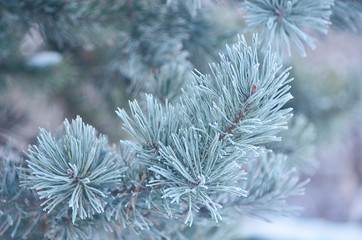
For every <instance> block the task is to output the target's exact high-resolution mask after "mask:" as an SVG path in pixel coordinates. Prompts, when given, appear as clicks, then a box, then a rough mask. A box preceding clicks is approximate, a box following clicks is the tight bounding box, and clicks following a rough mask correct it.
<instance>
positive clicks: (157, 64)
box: [0, 0, 362, 240]
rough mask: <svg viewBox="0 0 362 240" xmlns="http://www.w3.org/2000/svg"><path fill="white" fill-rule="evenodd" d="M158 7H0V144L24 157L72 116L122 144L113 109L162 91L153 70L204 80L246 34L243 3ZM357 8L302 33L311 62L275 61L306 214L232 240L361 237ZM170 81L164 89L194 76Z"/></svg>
mask: <svg viewBox="0 0 362 240" xmlns="http://www.w3.org/2000/svg"><path fill="white" fill-rule="evenodd" d="M156 2H157V3H156ZM158 2H159V1H155V4H154V6H153V7H152V8H146V7H144V6H143V4H142V3H139V1H125V0H112V1H84V2H82V1H55V0H52V1H29V0H27V1H20V0H14V1H1V2H0V145H1V146H5V145H11V147H12V148H14V149H15V150H17V151H20V152H22V151H26V149H27V146H28V145H29V144H34V143H36V136H37V134H38V133H39V128H45V129H47V130H51V131H55V130H56V129H57V128H58V126H59V125H60V124H61V123H62V122H63V120H64V119H65V118H75V116H77V115H80V116H81V117H82V118H83V120H84V121H85V122H87V123H89V124H91V125H93V126H94V127H95V128H96V129H97V130H98V131H99V132H100V133H104V134H106V135H107V136H108V138H109V140H110V142H111V143H114V144H116V145H117V144H119V140H120V139H125V138H127V137H128V136H127V135H126V134H125V132H124V131H123V130H122V123H121V121H120V119H119V118H118V117H117V116H116V114H115V110H116V109H117V107H120V108H127V104H128V103H127V101H128V100H130V99H134V98H138V99H141V100H142V96H143V95H144V93H145V92H151V93H155V92H157V91H158V90H157V89H154V88H155V85H152V84H149V83H148V81H151V80H149V79H148V77H147V76H149V75H152V76H154V75H155V70H154V69H157V68H161V67H162V66H163V65H164V64H165V62H166V61H175V62H176V64H177V61H184V60H185V59H187V62H188V63H189V64H190V66H189V67H190V72H191V70H192V69H193V68H197V69H199V70H200V71H203V72H207V71H208V70H207V69H208V68H207V64H208V63H209V62H213V61H217V59H218V52H222V51H223V49H224V46H225V44H226V43H231V42H233V41H235V39H236V36H237V34H238V33H244V29H245V26H246V23H245V21H244V18H243V16H244V15H245V13H244V12H243V11H242V10H241V9H240V7H239V5H238V4H239V2H240V1H221V3H218V4H217V5H214V4H211V3H208V1H202V6H201V5H200V6H196V10H195V5H194V4H199V1H190V2H192V3H189V4H187V3H186V4H185V6H184V8H178V9H177V11H176V10H173V11H171V12H167V11H168V10H167V8H159V6H158V5H157V4H161V3H158ZM160 2H162V4H163V5H167V4H172V1H167V2H170V3H164V2H166V1H160ZM186 2H187V1H186ZM195 2H197V3H195ZM355 2H357V3H359V4H362V3H361V2H360V1H355ZM132 4H133V5H132ZM360 10H361V9H357V10H356V9H352V10H351V9H350V14H351V15H350V17H351V19H352V20H354V21H352V23H351V24H350V25H348V24H346V23H345V22H343V21H342V22H340V21H337V20H338V19H337V17H338V16H337V17H336V16H335V18H334V20H333V15H332V20H333V21H332V25H331V27H330V29H329V32H328V34H327V35H324V34H323V35H322V34H319V33H315V32H310V34H312V35H313V36H314V37H315V38H316V39H317V42H316V45H317V48H316V50H314V51H312V50H310V49H308V50H307V57H305V58H302V57H300V56H299V55H298V54H297V53H296V52H292V56H283V60H282V61H283V64H284V65H285V66H293V70H292V75H293V77H294V78H295V80H294V81H293V82H292V90H291V91H292V94H293V96H294V99H293V100H292V101H291V102H290V106H292V107H293V108H294V113H295V121H294V122H292V123H291V128H290V130H289V131H288V132H285V133H283V134H284V135H285V138H284V139H285V140H284V141H283V143H282V144H281V145H279V147H278V148H277V149H282V150H284V152H287V153H288V154H290V155H291V159H292V160H293V161H299V162H298V163H299V166H300V167H301V168H302V169H304V170H305V178H310V179H311V181H310V183H309V184H308V185H307V188H306V193H305V195H304V196H300V197H295V198H293V199H290V204H293V205H297V206H300V207H302V208H303V209H304V210H303V211H301V212H300V216H298V217H291V218H277V217H273V216H271V218H270V220H272V223H268V222H264V221H261V220H255V219H251V218H248V217H242V216H241V217H240V220H237V221H236V223H235V227H234V228H232V229H233V230H232V231H233V234H232V238H233V239H356V240H357V239H362V78H361V73H362V35H361V32H360V27H361V21H360V20H361V12H359V11H360ZM353 11H357V13H355V12H353ZM358 12H359V13H358ZM334 14H337V13H334ZM353 14H355V15H353ZM343 24H345V25H343ZM307 31H308V30H307ZM250 36H251V35H250V33H246V37H247V38H250ZM179 59H181V60H179ZM176 71H178V70H176ZM177 77H178V78H180V79H181V80H178V82H170V84H171V87H174V88H181V87H182V86H184V84H187V79H188V78H190V76H189V75H182V76H181V77H180V76H177ZM153 80H154V79H153ZM153 80H152V81H153ZM183 80H184V82H183ZM170 81H171V80H170ZM173 91H175V90H173ZM295 146H298V148H295ZM292 160H291V161H292Z"/></svg>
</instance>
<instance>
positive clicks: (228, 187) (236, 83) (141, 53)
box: [0, 0, 360, 240]
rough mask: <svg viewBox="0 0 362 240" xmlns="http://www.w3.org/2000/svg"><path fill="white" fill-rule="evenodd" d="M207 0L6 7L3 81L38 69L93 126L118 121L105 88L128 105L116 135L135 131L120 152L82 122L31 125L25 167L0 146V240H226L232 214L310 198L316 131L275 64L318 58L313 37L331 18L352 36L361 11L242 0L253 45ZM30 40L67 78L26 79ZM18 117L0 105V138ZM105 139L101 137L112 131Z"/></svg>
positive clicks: (286, 70)
mask: <svg viewBox="0 0 362 240" xmlns="http://www.w3.org/2000/svg"><path fill="white" fill-rule="evenodd" d="M215 2H218V1H201V0H187V1H183V0H167V1H164V0H152V1H148V0H147V1H143V0H112V1H108V0H94V1H80V0H76V1H63V0H51V1H45V0H26V1H21V0H15V1H13V0H5V1H2V2H0V84H1V83H4V82H5V81H3V80H4V79H7V78H8V77H9V76H10V77H9V79H10V80H14V79H17V77H19V76H14V75H13V73H14V72H16V71H17V69H18V67H19V66H21V70H19V71H24V72H26V73H29V72H31V73H32V74H33V75H31V77H30V75H26V76H27V77H26V81H31V80H32V79H33V78H37V77H38V76H40V75H41V74H40V72H42V71H43V72H42V73H44V72H47V73H48V74H49V75H52V77H53V78H49V79H50V80H49V81H48V82H47V83H46V84H45V85H49V86H50V85H51V87H50V88H52V90H49V89H48V90H49V92H52V93H54V92H56V93H58V94H59V95H61V93H63V94H64V95H66V97H67V99H66V100H65V101H64V102H67V104H68V105H72V104H73V105H77V104H78V105H79V103H78V102H77V101H80V100H83V101H82V103H81V104H86V105H87V106H88V107H89V106H90V105H91V107H93V108H95V112H97V113H96V114H95V115H96V116H100V118H102V119H106V118H107V117H109V116H108V115H106V114H104V112H107V109H104V108H103V106H106V108H107V107H110V108H111V109H112V111H114V108H113V106H114V102H112V104H106V103H109V102H107V101H112V100H114V99H115V98H119V97H120V96H119V95H117V94H115V96H111V95H112V93H113V92H111V91H118V92H121V93H122V97H123V98H124V97H125V96H123V95H124V94H128V96H127V97H130V98H131V99H132V100H130V101H129V105H128V107H124V108H122V106H120V107H119V108H118V109H117V111H116V114H117V115H118V117H119V118H120V119H117V118H116V119H117V120H116V121H118V122H116V124H114V125H112V126H118V125H117V124H119V123H121V124H123V128H124V129H125V130H126V132H127V133H128V134H129V135H128V136H123V137H122V139H121V141H120V145H119V147H113V146H112V147H111V146H110V144H109V143H108V139H107V137H106V136H105V135H102V134H97V131H96V130H95V128H94V127H92V126H90V125H88V124H85V122H88V121H89V119H91V121H94V122H96V120H94V119H95V118H96V117H95V115H91V114H90V116H91V117H90V118H88V119H86V118H84V119H85V120H84V121H83V119H82V118H81V117H79V116H78V117H76V119H73V120H72V121H71V122H70V121H68V120H65V121H64V122H63V124H62V126H60V129H59V130H58V131H57V132H56V133H54V134H52V133H51V132H49V131H46V130H45V129H40V133H39V135H38V137H37V141H36V143H34V142H35V141H34V142H33V143H32V144H31V145H29V147H28V149H27V151H25V155H26V156H25V157H22V156H19V155H17V154H16V152H15V151H14V150H12V149H10V148H9V147H6V148H5V147H4V148H0V182H1V186H0V237H2V238H5V239H19V238H23V239H26V238H28V239H59V240H60V239H67V240H73V239H74V240H76V239H104V238H107V239H198V238H200V239H220V238H221V237H225V236H226V234H227V229H228V228H230V224H231V223H232V221H233V220H234V219H235V218H236V217H237V216H240V215H242V216H244V215H250V216H255V217H259V218H262V219H269V218H270V217H273V216H275V215H286V216H289V215H291V214H294V213H296V212H298V211H299V209H298V208H296V207H292V206H289V205H288V204H287V202H286V200H287V199H288V198H289V197H291V196H296V195H301V194H303V192H304V187H305V185H306V184H307V182H308V180H302V179H304V178H303V175H305V174H311V173H312V172H313V170H314V169H315V168H316V161H315V160H314V158H312V157H311V155H312V153H313V150H314V149H313V146H312V144H313V142H314V140H315V138H316V136H315V132H314V130H315V129H314V127H313V125H312V124H311V123H309V122H308V120H307V119H306V118H304V117H301V116H298V117H297V118H296V119H294V120H293V119H292V109H291V108H289V107H288V106H287V105H286V104H287V103H288V102H289V100H291V99H292V98H293V97H292V95H291V94H290V85H289V84H290V83H291V81H292V80H293V79H292V78H291V77H289V74H290V71H291V68H290V67H283V65H282V61H281V59H282V58H281V54H282V52H283V51H284V50H287V53H288V54H289V55H290V53H291V51H290V45H293V46H294V47H295V48H296V50H297V51H298V52H299V54H300V55H302V56H305V55H306V51H305V48H304V46H305V45H308V46H309V47H311V48H315V45H314V41H315V39H314V38H313V37H312V36H311V35H310V32H309V30H317V31H319V32H322V33H326V32H327V29H328V27H329V25H330V24H331V22H332V23H336V26H338V25H339V26H343V25H348V26H349V28H350V29H351V30H353V31H356V30H357V29H358V19H359V18H360V14H359V13H358V11H357V12H356V11H353V12H352V11H351V12H350V14H347V15H345V17H342V16H343V15H344V13H346V12H348V9H349V8H350V7H351V5H350V4H349V3H347V2H345V1H340V0H339V1H337V0H336V2H335V5H333V4H334V1H333V0H303V1H298V0H255V1H251V0H250V1H238V2H239V3H240V2H242V3H241V4H242V9H243V10H244V11H245V20H246V22H247V25H248V27H247V28H246V29H241V31H243V32H245V33H249V32H257V31H259V32H260V33H259V39H260V41H259V40H258V34H255V33H253V34H252V37H251V34H250V36H249V35H245V37H244V36H243V35H238V36H236V34H235V29H225V27H220V26H219V25H215V24H216V23H217V22H216V21H215V19H213V16H212V11H211V10H210V9H212V6H213V4H214V3H215ZM353 4H355V5H353V6H356V8H358V7H360V3H359V2H358V1H353ZM214 10H215V9H214ZM332 12H333V15H332V18H331V19H330V16H331V14H332ZM238 31H240V29H238ZM35 32H36V33H40V34H41V36H40V38H39V39H38V40H39V41H40V42H41V44H44V46H45V47H44V49H47V50H53V51H58V52H59V54H62V56H63V57H64V59H62V60H60V61H64V62H62V63H61V64H60V65H59V66H57V67H58V68H62V71H63V72H66V74H64V73H63V74H64V75H63V74H60V75H57V74H54V73H56V71H53V70H54V69H52V68H49V69H47V70H44V69H42V70H41V71H39V72H37V71H34V69H31V68H30V69H29V66H28V65H27V64H26V60H25V59H24V56H22V54H20V52H21V51H19V48H20V47H19V45H20V43H21V42H22V41H23V40H24V36H26V37H28V36H29V34H30V35H31V34H32V33H35ZM249 37H251V44H249V45H248V43H247V42H248V41H247V39H249ZM235 38H237V39H236V43H234V44H228V45H226V48H225V49H221V47H220V46H222V45H223V44H225V43H226V42H228V41H230V40H231V39H235ZM5 42H8V43H9V44H5ZM260 50H262V51H260ZM18 51H19V52H18ZM219 52H220V53H219ZM217 53H219V55H218V54H217ZM92 54H94V55H97V54H98V55H99V56H100V57H99V58H100V59H97V60H96V58H95V57H94V56H93V55H92ZM217 56H219V58H217ZM68 58H70V59H72V60H70V61H68ZM9 59H10V60H9ZM105 59H106V60H105ZM84 60H86V61H87V64H84V66H83V61H84ZM208 62H214V63H210V64H209V65H208V66H209V68H207V67H205V66H206V65H207V63H208ZM41 68H42V67H39V69H41ZM63 68H64V69H63ZM88 68H89V69H88ZM195 68H197V69H199V70H195ZM19 69H20V68H19ZM39 69H38V70H39ZM102 71H104V72H105V73H104V75H101V74H100V72H102ZM73 73H74V74H73ZM37 74H39V75H37ZM67 74H70V75H72V77H70V78H71V81H69V77H67V76H68V75H67ZM81 74H82V75H81ZM78 75H79V76H85V79H80V80H75V79H76V78H77V77H78ZM19 78H20V77H19ZM55 78H57V79H61V80H59V81H54V83H52V81H53V80H54V79H55ZM63 78H64V79H63ZM111 78H112V79H113V78H114V79H113V80H112V81H111V80H109V79H111ZM65 79H66V80H65ZM87 80H89V81H87ZM24 82H25V81H24ZM52 84H53V85H52ZM57 84H58V85H57ZM107 84H108V85H107ZM79 86H86V87H89V88H90V89H91V90H92V91H95V92H96V94H94V95H89V96H86V97H85V96H84V95H82V94H83V92H82V91H83V89H80V87H79ZM99 89H101V90H99ZM124 89H127V91H125V90H124ZM0 90H1V89H0ZM42 90H43V89H42ZM106 90H108V91H109V92H108V91H106ZM44 91H45V90H44ZM98 91H99V92H98ZM102 91H105V92H106V93H105V92H102ZM49 92H48V94H49ZM126 92H127V93H126ZM0 94H1V93H0ZM313 94H314V95H317V94H315V93H314V92H313ZM356 94H357V93H356ZM104 95H105V96H104ZM94 96H95V97H94ZM87 97H88V98H87ZM93 97H94V98H93ZM97 98H101V103H102V104H103V105H102V104H96V101H97ZM112 98H113V99H112ZM79 99H80V100H79ZM84 99H85V100H84ZM102 101H103V102H102ZM116 102H117V103H118V102H119V101H116ZM99 106H101V107H99ZM316 106H318V104H316ZM73 111H75V110H74V109H73ZM93 113H94V112H93ZM77 114H78V113H77ZM97 114H98V115H97ZM82 115H83V114H82ZM21 119H22V118H21V115H17V113H16V112H15V110H13V109H9V108H7V107H6V106H3V105H2V104H1V103H0V134H2V135H5V134H3V133H5V132H6V131H9V130H10V128H12V127H13V126H15V125H16V124H17V123H18V121H20V120H21ZM288 124H289V130H288V131H286V130H287V129H288ZM97 129H98V130H100V129H99V128H98V127H97ZM111 129H112V130H111V131H112V132H111V133H108V136H109V135H111V134H114V132H120V131H121V130H120V129H113V128H111ZM2 135H0V140H1V141H0V144H2V145H5V142H6V141H7V138H3V136H2ZM113 136H114V135H113ZM115 136H118V135H115ZM110 139H111V138H110ZM118 140H119V138H117V141H118ZM24 158H25V159H24Z"/></svg>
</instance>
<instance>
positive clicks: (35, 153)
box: [23, 117, 125, 222]
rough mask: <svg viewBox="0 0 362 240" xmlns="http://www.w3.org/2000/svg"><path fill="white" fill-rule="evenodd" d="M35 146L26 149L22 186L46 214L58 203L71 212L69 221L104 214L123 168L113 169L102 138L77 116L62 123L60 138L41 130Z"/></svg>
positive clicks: (111, 160) (112, 156) (110, 155)
mask: <svg viewBox="0 0 362 240" xmlns="http://www.w3.org/2000/svg"><path fill="white" fill-rule="evenodd" d="M38 145H39V146H31V147H30V148H29V155H28V157H29V160H28V161H27V162H28V166H29V172H30V175H29V176H27V175H25V176H24V180H23V181H24V184H25V185H26V186H29V187H30V188H32V189H34V190H36V192H37V194H38V195H39V198H40V199H46V200H45V201H44V202H43V203H42V204H41V205H42V206H44V207H43V210H44V211H46V210H47V212H48V213H49V212H51V211H52V210H53V209H54V208H55V207H56V206H58V205H59V204H61V203H66V204H67V205H68V206H69V208H71V210H72V221H73V222H75V220H76V217H77V216H79V217H80V219H84V218H86V217H89V216H91V215H93V214H95V213H101V212H103V211H104V205H105V202H104V201H103V200H102V198H105V197H106V196H107V194H109V193H110V190H111V189H113V188H114V187H116V186H117V185H118V184H120V183H121V172H123V171H125V169H124V168H115V154H114V153H113V151H112V150H111V149H109V148H108V147H107V141H106V139H105V137H104V136H100V137H99V138H96V136H95V129H94V128H92V127H91V126H89V125H85V124H84V123H83V122H82V119H81V118H80V117H78V118H77V119H76V120H73V121H72V124H70V123H69V122H68V121H67V120H66V121H65V122H64V136H59V135H58V136H56V137H53V136H51V134H50V133H49V132H47V131H45V130H41V132H40V135H39V137H38Z"/></svg>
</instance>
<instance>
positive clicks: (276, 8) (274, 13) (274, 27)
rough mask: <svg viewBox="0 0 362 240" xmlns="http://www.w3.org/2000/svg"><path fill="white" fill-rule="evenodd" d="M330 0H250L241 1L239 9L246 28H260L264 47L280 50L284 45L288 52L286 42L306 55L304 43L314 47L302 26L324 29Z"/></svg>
mask: <svg viewBox="0 0 362 240" xmlns="http://www.w3.org/2000/svg"><path fill="white" fill-rule="evenodd" d="M333 3H334V1H333V0H303V1H299V0H254V1H245V2H244V3H243V9H244V10H245V11H246V12H247V15H246V17H245V19H246V21H247V23H248V28H247V29H246V31H247V32H249V31H250V32H255V31H258V30H260V38H261V39H262V41H263V46H264V50H265V49H267V48H268V47H270V46H272V48H273V49H274V50H275V51H277V52H279V53H280V54H281V53H282V51H283V50H284V49H286V50H287V53H288V55H289V56H290V55H291V53H290V42H291V43H292V44H293V45H294V47H295V48H296V50H297V51H298V53H299V54H300V55H301V56H304V57H305V56H306V52H305V49H304V44H306V45H308V46H309V47H310V48H312V49H315V44H314V42H315V39H314V38H313V37H311V36H310V35H309V34H308V33H307V32H306V31H305V30H304V29H305V28H308V29H313V30H317V31H319V32H322V33H327V29H328V26H329V25H330V24H331V23H330V21H329V18H330V16H331V13H332V11H331V6H332V5H333Z"/></svg>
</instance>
